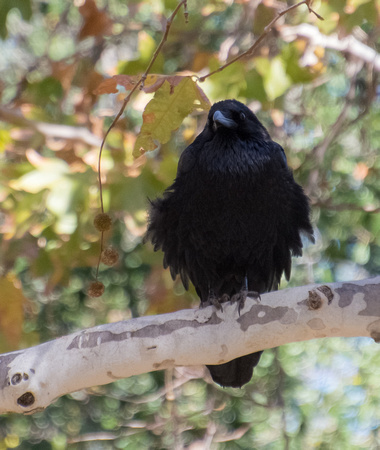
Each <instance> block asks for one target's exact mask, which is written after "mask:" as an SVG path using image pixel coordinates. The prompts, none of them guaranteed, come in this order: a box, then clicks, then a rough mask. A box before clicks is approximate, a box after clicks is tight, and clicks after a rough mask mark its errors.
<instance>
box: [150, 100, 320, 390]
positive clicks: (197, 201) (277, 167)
mask: <svg viewBox="0 0 380 450" xmlns="http://www.w3.org/2000/svg"><path fill="white" fill-rule="evenodd" d="M150 203H151V204H150V211H149V218H148V228H147V234H146V238H147V239H149V240H151V242H152V243H153V245H154V250H158V249H162V250H163V252H164V261H163V264H164V267H165V268H167V267H169V268H170V272H171V275H172V277H173V279H175V277H176V276H177V275H178V274H179V275H180V277H181V279H182V283H183V285H184V287H185V288H186V289H188V286H189V280H190V281H191V282H192V283H193V284H194V286H195V289H196V291H197V293H198V295H199V297H200V301H201V306H202V305H208V304H210V303H212V304H214V305H216V306H217V307H219V308H220V307H221V306H220V302H222V301H226V299H229V298H230V299H231V300H235V301H239V308H240V306H241V305H243V304H244V300H245V298H246V297H247V295H251V296H252V295H254V296H256V297H259V294H261V293H264V292H268V291H271V290H275V289H277V288H278V285H279V283H280V279H281V276H282V274H283V273H285V277H286V279H287V280H288V279H289V277H290V269H291V255H294V256H300V255H302V242H301V237H300V233H301V232H303V233H305V234H306V235H307V236H308V237H309V239H310V240H312V241H314V238H313V229H312V226H311V224H310V217H309V216H310V207H309V201H308V198H307V197H306V195H305V194H304V192H303V189H302V188H301V186H299V185H298V184H297V183H296V182H295V181H294V178H293V175H292V172H291V170H290V169H289V168H288V165H287V160H286V156H285V153H284V150H283V148H282V147H281V146H280V145H279V144H277V143H276V142H274V141H272V139H271V138H270V136H269V134H268V131H267V130H266V129H265V127H264V126H263V125H262V124H261V122H260V121H259V120H258V119H257V117H256V116H255V114H253V112H252V111H251V110H250V109H249V108H248V107H247V106H245V105H244V104H242V103H240V102H238V101H236V100H224V101H220V102H218V103H215V104H214V105H213V106H212V107H211V109H210V112H209V114H208V119H207V123H206V125H205V127H204V130H203V131H202V132H201V133H200V134H199V136H198V137H197V138H196V139H195V140H194V142H193V143H192V144H191V145H189V146H188V147H187V148H186V149H185V150H184V151H183V153H182V155H181V157H180V160H179V163H178V171H177V176H176V178H175V180H174V182H173V184H172V185H171V186H170V187H169V188H168V189H166V191H165V192H164V194H163V197H161V198H157V199H155V200H153V201H151V202H150ZM261 353H262V352H256V353H252V354H250V355H246V356H242V357H240V358H237V359H234V360H232V361H230V362H227V363H225V364H221V365H208V366H207V367H208V369H209V371H210V373H211V376H212V378H213V380H214V381H215V382H216V383H218V384H220V385H221V386H225V387H226V386H230V387H241V386H243V385H244V384H245V383H247V382H248V381H249V380H250V379H251V377H252V372H253V368H254V367H255V366H256V364H257V363H258V361H259V358H260V355H261Z"/></svg>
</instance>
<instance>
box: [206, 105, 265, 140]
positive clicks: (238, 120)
mask: <svg viewBox="0 0 380 450" xmlns="http://www.w3.org/2000/svg"><path fill="white" fill-rule="evenodd" d="M207 127H208V128H209V130H210V131H211V130H212V132H213V133H215V134H226V135H230V136H234V135H235V134H236V135H237V136H238V137H239V138H241V139H250V138H251V139H261V140H269V139H270V137H269V134H268V132H267V130H266V129H265V127H264V126H263V125H262V124H261V122H260V121H259V120H258V118H257V117H256V116H255V114H253V112H252V111H251V110H250V109H249V108H248V107H247V106H245V105H244V104H243V103H240V102H238V101H237V100H223V101H221V102H218V103H215V104H214V105H213V106H212V107H211V109H210V112H209V115H208V119H207Z"/></svg>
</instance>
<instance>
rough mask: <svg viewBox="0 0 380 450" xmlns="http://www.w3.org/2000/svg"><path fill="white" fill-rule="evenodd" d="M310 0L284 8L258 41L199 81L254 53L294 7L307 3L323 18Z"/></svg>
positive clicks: (310, 10) (319, 17) (309, 7)
mask: <svg viewBox="0 0 380 450" xmlns="http://www.w3.org/2000/svg"><path fill="white" fill-rule="evenodd" d="M310 3H311V2H310V0H303V1H302V2H299V3H296V4H295V5H292V6H289V8H286V9H284V10H283V11H281V12H279V13H278V14H277V16H276V17H275V18H274V19H273V20H272V21H271V22H270V23H269V24H268V25H267V26H266V27H265V28H264V31H263V32H262V33H261V35H260V36H259V37H258V38H257V39H256V41H255V42H254V44H253V45H252V46H251V47H250V48H249V49H248V50H246V51H245V52H243V53H240V55H238V56H236V57H235V58H233V59H231V61H229V62H228V63H226V64H224V65H223V66H220V67H219V68H218V69H216V70H214V71H213V72H210V73H208V74H206V75H204V76H203V77H200V78H199V81H200V82H202V81H205V79H206V78H208V77H211V76H212V75H214V74H216V73H218V72H221V71H222V70H224V69H225V68H226V67H228V66H230V65H231V64H234V63H235V62H236V61H238V60H239V59H242V58H244V57H245V56H248V55H252V53H253V52H254V51H255V50H256V49H257V47H258V46H259V45H260V44H261V42H262V41H263V40H264V39H265V37H266V36H267V34H268V33H269V32H270V31H271V29H272V27H273V25H274V24H275V23H276V22H277V21H278V19H280V17H282V16H284V15H285V14H287V13H288V12H289V11H292V10H293V9H296V8H298V7H299V6H301V5H306V6H307V7H308V9H309V12H311V13H313V14H315V15H316V16H317V17H318V19H321V20H323V17H321V16H320V15H319V14H317V13H316V12H315V11H313V9H311V6H310Z"/></svg>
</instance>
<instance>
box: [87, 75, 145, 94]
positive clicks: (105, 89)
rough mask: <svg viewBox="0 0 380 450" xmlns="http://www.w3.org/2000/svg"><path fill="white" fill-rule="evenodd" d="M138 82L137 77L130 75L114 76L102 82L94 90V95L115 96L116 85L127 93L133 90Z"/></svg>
mask: <svg viewBox="0 0 380 450" xmlns="http://www.w3.org/2000/svg"><path fill="white" fill-rule="evenodd" d="M137 80H138V77H137V76H130V75H114V76H113V77H111V78H108V79H107V80H103V81H102V82H101V83H100V84H99V86H98V87H97V88H96V89H94V91H93V92H94V94H95V95H102V94H116V93H117V92H119V91H118V89H117V85H120V86H124V87H125V89H126V90H127V91H130V90H131V89H133V87H134V85H135V84H136V82H137Z"/></svg>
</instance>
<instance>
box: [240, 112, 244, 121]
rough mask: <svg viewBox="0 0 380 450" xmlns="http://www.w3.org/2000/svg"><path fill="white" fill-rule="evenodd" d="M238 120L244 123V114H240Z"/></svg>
mask: <svg viewBox="0 0 380 450" xmlns="http://www.w3.org/2000/svg"><path fill="white" fill-rule="evenodd" d="M240 120H241V121H242V122H244V120H245V114H244V113H242V112H241V113H240Z"/></svg>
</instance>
